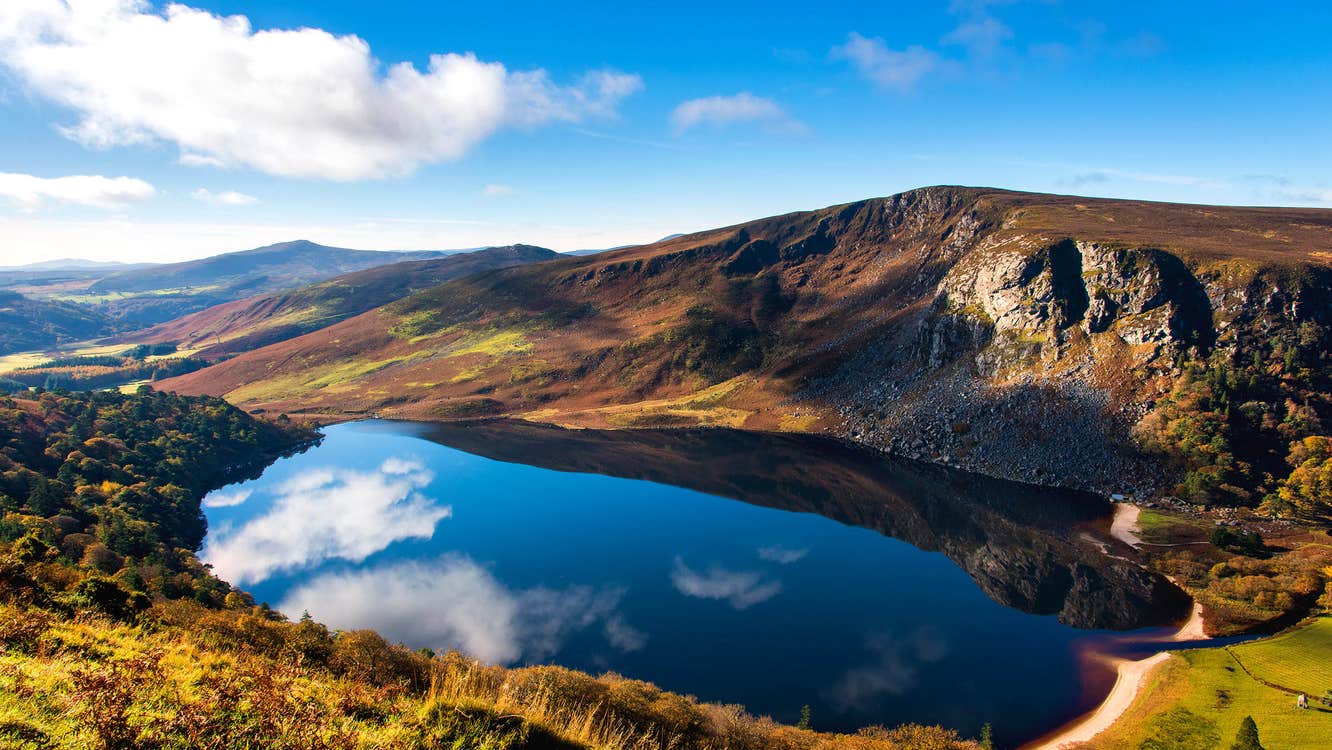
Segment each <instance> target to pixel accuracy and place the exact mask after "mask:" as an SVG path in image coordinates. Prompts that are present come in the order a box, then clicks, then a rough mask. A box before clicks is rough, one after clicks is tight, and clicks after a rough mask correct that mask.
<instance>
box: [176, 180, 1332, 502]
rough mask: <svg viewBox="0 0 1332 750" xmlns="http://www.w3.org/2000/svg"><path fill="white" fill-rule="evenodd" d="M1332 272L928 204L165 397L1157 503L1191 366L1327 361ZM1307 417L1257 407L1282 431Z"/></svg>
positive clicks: (702, 253)
mask: <svg viewBox="0 0 1332 750" xmlns="http://www.w3.org/2000/svg"><path fill="white" fill-rule="evenodd" d="M1329 252H1332V211H1323V210H1313V209H1255V208H1220V207H1203V206H1187V205H1175V204H1162V203H1147V202H1138V201H1115V200H1103V199H1089V198H1076V197H1066V196H1049V195H1037V194H1028V193H1014V192H1007V191H1001V190H992V189H981V188H954V187H935V188H924V189H920V190H915V191H910V192H907V193H902V194H900V195H895V196H891V197H888V198H880V199H872V200H866V201H860V202H857V203H851V204H846V205H842V206H833V207H830V208H826V209H822V210H818V211H810V212H801V213H794V214H788V215H785V216H778V217H773V218H768V219H762V220H759V221H754V222H750V223H747V224H742V225H738V226H734V227H727V228H723V229H717V230H713V231H709V232H702V233H698V234H692V235H687V236H683V237H678V238H673V239H669V240H665V241H662V242H658V243H655V244H652V245H646V246H641V247H633V248H626V249H622V250H618V251H613V252H607V253H602V254H598V255H595V256H589V257H582V258H568V259H562V260H558V261H554V262H550V263H543V264H540V265H537V266H527V267H519V268H511V269H507V270H502V271H495V272H489V273H483V274H480V275H477V276H472V277H468V278H465V279H459V280H455V281H453V282H450V283H448V284H444V285H441V286H438V287H434V288H432V289H428V290H424V291H422V292H419V293H417V294H415V295H412V296H410V297H407V298H405V299H403V300H401V301H398V302H395V303H392V304H389V305H386V306H384V307H380V308H378V309H375V310H372V311H369V312H367V313H365V314H363V315H360V316H358V317H355V318H352V319H350V320H347V321H344V322H342V323H339V324H337V325H335V326H331V327H329V328H326V329H323V330H321V331H317V332H314V333H311V334H308V335H306V336H302V337H299V338H296V339H292V340H290V341H285V342H282V343H279V344H275V345H273V346H269V347H265V348H262V349H259V350H256V351H253V352H250V353H247V354H245V355H242V356H239V357H236V358H235V359H232V360H229V361H227V362H224V363H221V364H219V365H216V366H214V367H211V368H208V369H206V370H204V371H201V372H197V373H193V374H190V375H187V376H183V377H181V378H177V379H173V380H170V381H165V382H164V383H163V385H162V387H163V388H168V389H176V390H180V391H182V392H186V393H213V394H225V395H226V396H227V398H228V399H230V400H232V401H234V402H236V403H239V404H242V405H244V406H246V407H247V408H251V409H268V410H283V411H302V412H307V413H321V414H326V415H328V416H330V417H332V418H344V417H348V416H355V415H361V414H370V413H374V414H380V415H384V416H402V417H411V418H430V419H440V418H451V417H461V416H477V415H493V414H507V415H516V416H522V417H525V418H529V419H535V420H541V421H549V422H554V423H561V424H579V425H589V426H611V427H633V426H649V425H656V426H678V425H708V424H722V425H729V426H736V427H749V428H768V429H773V428H775V429H787V430H799V431H823V432H830V433H835V434H841V435H844V436H847V437H851V438H853V439H856V440H859V441H861V442H865V443H868V444H871V445H876V446H880V447H889V448H892V449H893V450H895V451H898V452H902V453H907V454H910V455H916V456H919V457H922V458H928V459H931V460H937V461H941V462H946V463H956V464H961V465H964V466H968V467H970V468H974V469H979V470H981V471H984V472H987V473H991V474H996V475H1001V476H1009V477H1016V478H1022V479H1027V480H1034V481H1042V482H1046V481H1054V482H1057V483H1064V484H1075V485H1079V486H1087V487H1097V488H1101V489H1108V488H1114V489H1121V488H1123V487H1125V485H1131V484H1132V483H1133V482H1140V483H1141V485H1140V487H1139V488H1140V489H1144V490H1146V489H1151V488H1152V487H1153V486H1154V485H1153V482H1154V481H1155V480H1154V479H1153V477H1155V476H1157V473H1154V472H1148V471H1143V470H1142V469H1143V466H1144V464H1143V461H1144V460H1145V459H1144V458H1143V456H1141V455H1139V454H1138V452H1137V451H1135V450H1128V449H1127V446H1130V445H1131V444H1132V441H1131V440H1130V439H1129V432H1130V431H1131V430H1132V429H1134V427H1135V425H1137V424H1138V422H1139V421H1140V420H1141V419H1142V417H1143V416H1144V415H1145V414H1147V413H1148V412H1150V411H1151V410H1152V409H1153V408H1154V407H1155V405H1156V403H1157V401H1158V400H1160V399H1161V398H1162V397H1164V396H1166V395H1167V394H1168V393H1169V392H1170V390H1171V388H1172V387H1174V385H1175V384H1176V382H1177V381H1178V380H1179V377H1180V373H1181V372H1182V367H1183V365H1184V364H1185V363H1187V362H1190V361H1198V362H1206V361H1210V360H1209V358H1212V357H1214V356H1216V353H1217V352H1224V353H1226V356H1228V357H1231V358H1235V357H1240V356H1241V355H1242V356H1243V357H1250V356H1251V354H1252V353H1253V352H1252V351H1251V345H1250V341H1251V340H1258V341H1263V342H1268V343H1267V344H1264V345H1271V346H1275V345H1274V344H1271V343H1270V342H1273V341H1278V340H1281V341H1284V340H1285V339H1283V338H1281V337H1282V336H1286V337H1287V338H1291V340H1292V341H1294V340H1295V339H1298V340H1299V341H1301V342H1305V343H1302V344H1299V346H1301V347H1304V348H1303V349H1300V352H1301V353H1302V354H1301V356H1305V355H1307V356H1309V357H1313V358H1314V360H1316V359H1317V357H1318V356H1320V355H1319V354H1318V352H1317V350H1316V345H1320V344H1318V342H1321V341H1322V340H1323V338H1325V336H1326V326H1327V324H1328V322H1329V320H1332V312H1329V298H1332V295H1330V294H1329V293H1328V292H1329V291H1330V290H1332V273H1330V272H1329V269H1328V263H1329V257H1332V256H1329ZM1306 324H1308V325H1312V326H1314V327H1315V328H1316V330H1313V331H1307V330H1304V329H1303V328H1301V326H1305V325H1306ZM1300 331H1303V332H1302V333H1298V332H1300ZM1297 333H1298V335H1297ZM1278 334H1279V335H1278ZM1301 337H1303V338H1301ZM1309 342H1313V343H1309ZM1291 346H1295V344H1291ZM1324 348H1326V347H1324ZM1282 351H1285V350H1282ZM1279 353H1280V352H1275V353H1272V352H1262V351H1260V352H1259V354H1261V355H1263V356H1268V354H1271V355H1272V356H1276V355H1277V354H1279ZM1260 359H1261V357H1260ZM1286 359H1287V360H1289V357H1287V358H1286ZM1297 359H1298V358H1297ZM1314 360H1311V361H1310V362H1306V363H1304V364H1305V365H1310V364H1312V365H1313V367H1314V370H1315V371H1316V370H1318V369H1319V366H1318V365H1317V364H1316V362H1315V361H1314ZM1246 361H1247V360H1246ZM1288 364H1289V362H1288ZM1298 364H1300V362H1296V365H1298ZM1246 366H1247V365H1246ZM1291 366H1292V367H1294V366H1295V365H1291ZM1306 369H1307V368H1306ZM1323 369H1325V368H1323ZM1289 374H1290V373H1285V374H1282V373H1276V374H1273V375H1271V377H1273V378H1276V380H1275V381H1274V383H1276V385H1274V386H1273V387H1274V388H1277V389H1278V390H1279V389H1280V388H1284V387H1287V385H1289V386H1290V387H1291V388H1293V387H1295V386H1293V385H1290V383H1294V382H1295V380H1298V378H1296V379H1295V380H1291V379H1290V378H1286V375H1289ZM1263 377H1268V375H1263ZM1283 378H1285V379H1284V380H1283ZM1315 379H1316V378H1315ZM1306 380H1307V378H1306ZM1278 381H1279V382H1278ZM1246 382H1247V381H1246ZM1299 382H1300V383H1304V382H1305V381H1299ZM1310 382H1311V381H1310ZM1282 383H1286V384H1287V385H1282ZM1301 387H1304V386H1301ZM1306 390H1307V388H1306ZM1288 398H1289V394H1283V393H1276V392H1274V393H1272V394H1265V395H1263V396H1261V398H1260V401H1261V402H1262V403H1269V402H1270V403H1271V404H1276V405H1277V406H1274V407H1272V408H1273V409H1275V410H1276V411H1275V412H1273V413H1272V414H1269V415H1267V416H1268V417H1271V419H1275V420H1276V422H1280V421H1281V420H1283V419H1285V418H1286V416H1287V415H1286V414H1285V413H1284V412H1282V411H1281V409H1282V408H1284V407H1281V406H1280V404H1281V403H1283V399H1288ZM1324 406H1325V405H1323V404H1321V402H1320V404H1319V405H1318V406H1316V407H1313V408H1314V411H1315V412H1317V413H1315V417H1316V419H1315V421H1318V420H1321V419H1322V418H1324V417H1326V414H1322V413H1321V412H1320V411H1319V410H1321V409H1324ZM1265 419H1266V417H1265ZM1268 421H1270V420H1268ZM1272 434H1273V435H1275V434H1276V433H1275V432H1274V433H1272ZM1282 449H1283V450H1284V446H1282ZM1265 450H1266V453H1265V454H1264V460H1266V459H1267V458H1270V457H1271V456H1274V455H1275V453H1276V450H1277V449H1276V448H1269V449H1265ZM1269 454H1270V455H1269ZM1283 455H1284V454H1283ZM1181 460H1182V459H1181ZM1253 460H1255V461H1256V460H1257V459H1253ZM1277 460H1279V459H1277ZM1125 476H1128V477H1130V479H1128V480H1122V479H1121V478H1122V477H1125Z"/></svg>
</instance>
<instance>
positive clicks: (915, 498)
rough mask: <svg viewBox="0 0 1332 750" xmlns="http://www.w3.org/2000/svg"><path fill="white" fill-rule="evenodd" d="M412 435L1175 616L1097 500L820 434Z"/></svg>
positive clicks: (1092, 618)
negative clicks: (793, 519) (830, 529)
mask: <svg viewBox="0 0 1332 750" xmlns="http://www.w3.org/2000/svg"><path fill="white" fill-rule="evenodd" d="M421 436H422V437H424V438H426V439H429V440H432V441H434V442H437V443H440V444H443V445H446V446H449V447H452V448H457V449H459V450H463V451H466V452H468V453H473V454H476V455H481V456H485V457H488V458H493V459H497V460H501V461H508V462H513V463H522V464H527V465H531V466H538V467H542V468H547V469H554V470H557V471H574V472H586V473H596V474H604V475H609V476H615V477H623V478H629V479H643V480H648V481H652V482H658V483H661V484H668V485H673V486H676V487H684V488H687V489H691V490H696V491H699V492H705V493H708V494H711V495H719V496H723V497H729V498H734V499H736V500H741V501H744V502H747V503H752V504H755V505H761V506H765V507H769V508H777V509H781V510H788V511H797V512H805V513H817V514H819V515H822V516H824V517H827V518H830V519H833V520H836V521H839V522H842V523H846V524H852V525H855V526H860V527H863V528H867V529H873V530H875V531H878V532H880V533H883V534H885V535H887V536H891V537H894V538H897V539H901V540H903V541H906V542H908V543H910V544H912V545H913V546H915V547H918V548H920V549H923V550H931V551H934V550H937V551H940V552H943V553H944V554H945V555H947V556H948V557H949V558H950V559H951V560H952V561H953V562H955V563H956V564H957V565H959V566H960V567H962V569H964V570H965V571H966V572H967V573H968V574H969V575H970V576H971V578H972V579H973V580H975V581H976V583H977V584H978V585H979V586H980V587H981V589H983V590H984V591H985V592H986V594H987V595H988V596H990V598H992V599H994V600H995V601H997V602H999V603H1001V604H1004V605H1006V606H1009V607H1013V608H1015V609H1018V610H1020V611H1023V612H1030V613H1033V614H1044V615H1057V616H1058V618H1059V620H1060V621H1061V622H1064V623H1067V624H1069V625H1073V626H1076V627H1082V628H1113V629H1128V628H1137V627H1144V626H1150V625H1164V624H1168V623H1172V622H1177V621H1180V620H1182V619H1184V618H1185V617H1186V616H1187V615H1188V611H1189V600H1188V597H1187V595H1185V594H1184V592H1182V591H1181V590H1179V589H1178V588H1177V587H1175V586H1174V585H1172V584H1171V583H1169V582H1168V581H1166V580H1165V579H1164V578H1163V577H1161V576H1159V575H1157V574H1154V573H1151V572H1148V571H1146V570H1143V569H1142V568H1141V567H1139V566H1138V565H1137V564H1135V563H1133V562H1131V561H1128V560H1123V559H1117V558H1114V557H1110V556H1107V555H1106V554H1104V553H1103V552H1102V551H1101V547H1099V546H1098V545H1097V544H1096V543H1093V542H1091V541H1089V540H1087V539H1083V538H1082V537H1083V534H1084V533H1085V532H1092V533H1098V532H1104V530H1105V529H1107V528H1108V526H1109V518H1110V505H1109V503H1107V502H1106V501H1104V500H1102V499H1100V498H1098V497H1095V496H1093V495H1089V494H1085V493H1079V492H1072V491H1068V490H1057V489H1049V488H1043V487H1035V486H1031V485H1024V484H1019V483H1015V482H1008V481H1003V480H998V479H991V478H988V477H983V476H978V475H975V474H969V473H966V472H961V471H957V470H952V469H947V468H944V467H940V466H935V465H931V464H923V463H919V462H914V461H908V460H904V459H896V458H891V457H887V456H884V455H882V454H878V453H874V452H871V451H868V450H864V449H860V448H856V447H853V446H849V445H847V444H844V443H841V442H838V441H834V440H829V439H826V438H819V437H811V436H803V435H784V434H770V433H753V432H744V431H739V430H725V429H691V430H629V431H603V430H565V429H561V428H558V427H551V426H547V425H537V424H533V423H528V422H514V421H505V420H490V421H482V422H470V423H441V424H431V425H429V426H427V427H425V428H424V429H423V430H422V433H421Z"/></svg>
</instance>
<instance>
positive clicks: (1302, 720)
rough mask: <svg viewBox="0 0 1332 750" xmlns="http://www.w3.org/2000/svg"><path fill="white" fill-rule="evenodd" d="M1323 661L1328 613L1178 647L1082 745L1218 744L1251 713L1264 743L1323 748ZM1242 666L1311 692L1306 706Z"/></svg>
mask: <svg viewBox="0 0 1332 750" xmlns="http://www.w3.org/2000/svg"><path fill="white" fill-rule="evenodd" d="M1236 655H1238V657H1239V659H1238V660H1237V659H1236ZM1330 660H1332V619H1329V618H1322V619H1319V620H1316V621H1314V622H1313V623H1312V624H1310V625H1307V626H1305V627H1303V628H1301V629H1299V630H1296V631H1293V632H1291V633H1287V634H1284V635H1281V636H1277V637H1275V638H1269V639H1265V640H1262V641H1255V642H1253V643H1248V644H1243V645H1241V646H1236V647H1234V648H1233V649H1224V648H1213V649H1199V650H1197V651H1183V652H1180V653H1178V654H1176V655H1175V656H1174V657H1173V658H1171V659H1170V660H1169V661H1168V662H1166V663H1165V664H1163V665H1161V666H1160V667H1158V668H1157V669H1156V670H1155V671H1154V672H1152V674H1151V675H1150V676H1149V678H1148V680H1147V683H1146V684H1145V685H1144V687H1143V690H1142V692H1141V693H1139V695H1138V699H1137V700H1136V701H1135V702H1134V704H1133V707H1132V708H1130V709H1129V711H1128V712H1127V713H1126V714H1125V715H1124V716H1123V717H1121V719H1120V720H1119V721H1118V722H1117V723H1116V724H1115V725H1114V726H1113V727H1111V728H1110V729H1109V730H1107V731H1106V732H1104V733H1103V734H1101V735H1100V736H1098V737H1096V738H1095V739H1094V740H1093V741H1092V742H1090V743H1088V744H1087V746H1086V747H1087V748H1093V749H1095V750H1144V749H1145V750H1216V749H1217V748H1221V749H1222V750H1224V748H1228V747H1230V744H1231V743H1232V742H1233V741H1234V740H1235V734H1236V732H1238V731H1239V725H1240V722H1241V721H1243V720H1244V717H1245V716H1252V717H1253V719H1254V722H1255V723H1257V725H1258V732H1259V736H1260V738H1261V739H1262V743H1263V746H1264V747H1266V748H1267V749H1268V750H1326V748H1329V747H1332V709H1329V708H1327V707H1326V706H1323V705H1322V704H1321V703H1319V702H1318V701H1317V700H1316V699H1317V698H1318V697H1319V696H1321V695H1322V691H1323V690H1327V689H1328V688H1332V682H1329V677H1330V676H1332V670H1330V669H1329V663H1328V662H1329V661H1330ZM1241 661H1242V662H1243V663H1241ZM1245 667H1248V668H1249V669H1250V670H1252V671H1253V673H1254V674H1255V675H1257V676H1259V677H1260V678H1261V679H1263V680H1267V681H1269V682H1272V683H1275V684H1279V685H1283V686H1286V687H1290V688H1293V689H1298V690H1308V691H1309V695H1310V697H1311V698H1314V700H1311V701H1310V707H1309V709H1308V710H1303V711H1302V710H1300V709H1298V708H1296V706H1295V696H1294V695H1292V694H1290V693H1287V692H1285V691H1282V690H1278V689H1276V688H1273V687H1269V686H1267V685H1264V684H1262V683H1261V682H1259V681H1258V680H1255V679H1254V678H1253V677H1251V676H1250V675H1249V674H1248V673H1246V672H1245ZM1320 686H1321V689H1320ZM1315 691H1316V692H1315Z"/></svg>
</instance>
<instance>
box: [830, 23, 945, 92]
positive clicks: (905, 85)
mask: <svg viewBox="0 0 1332 750" xmlns="http://www.w3.org/2000/svg"><path fill="white" fill-rule="evenodd" d="M830 54H831V56H832V58H833V59H836V60H847V61H849V62H850V63H851V64H852V65H853V66H854V67H855V68H856V70H858V71H860V74H861V75H862V76H863V77H865V78H866V79H867V80H869V81H870V82H871V83H873V84H875V85H877V86H880V87H883V88H892V89H899V90H908V89H912V88H914V87H915V86H916V84H917V83H919V82H920V80H921V79H922V78H924V77H925V76H926V75H928V74H929V73H931V72H933V71H934V70H936V69H937V68H938V67H939V61H940V58H939V55H938V53H936V52H933V51H931V50H928V49H926V48H924V47H922V46H920V45H918V44H913V45H910V46H908V47H906V48H904V49H900V50H899V49H891V48H889V47H888V45H887V43H886V42H884V41H883V39H882V38H880V37H865V36H861V35H860V34H859V33H857V32H854V31H853V32H851V33H850V34H848V35H847V38H846V43H844V44H841V45H838V46H836V47H833V49H832V52H831V53H830Z"/></svg>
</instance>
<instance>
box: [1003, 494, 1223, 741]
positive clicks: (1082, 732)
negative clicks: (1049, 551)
mask: <svg viewBox="0 0 1332 750" xmlns="http://www.w3.org/2000/svg"><path fill="white" fill-rule="evenodd" d="M1140 512H1141V511H1140V510H1139V509H1138V507H1137V506H1136V505H1132V504H1130V503H1116V504H1115V514H1114V518H1113V519H1112V521H1111V523H1110V535H1111V536H1112V537H1114V538H1115V539H1117V540H1119V541H1121V542H1123V543H1125V544H1127V545H1129V546H1131V547H1134V548H1137V547H1139V546H1140V545H1141V544H1142V539H1141V538H1139V537H1138V515H1139V513H1140ZM1206 637H1207V635H1206V634H1205V633H1204V632H1203V616H1202V605H1201V604H1198V603H1197V602H1194V604H1193V612H1192V613H1191V614H1190V615H1189V619H1188V621H1187V622H1185V623H1184V624H1183V625H1182V626H1181V627H1180V628H1179V630H1177V631H1175V632H1174V633H1173V634H1172V635H1171V636H1170V637H1169V638H1168V639H1166V640H1167V642H1173V643H1180V642H1185V641H1197V640H1202V639H1204V638H1206ZM1169 658H1170V652H1168V651H1159V652H1157V653H1155V654H1152V655H1151V656H1149V657H1147V658H1146V659H1139V660H1137V661H1131V660H1129V659H1115V660H1112V661H1111V662H1110V663H1111V664H1112V665H1113V666H1114V667H1115V671H1116V676H1115V684H1114V687H1112V688H1111V689H1110V694H1109V695H1107V696H1106V697H1105V700H1103V701H1101V705H1099V706H1097V707H1096V710H1095V711H1092V712H1091V713H1090V714H1087V715H1086V716H1083V717H1082V718H1080V719H1078V720H1077V721H1075V722H1073V723H1071V724H1069V725H1068V726H1066V727H1065V728H1064V729H1062V730H1060V731H1058V732H1057V733H1055V734H1054V735H1051V736H1049V737H1046V738H1043V739H1039V740H1036V741H1035V742H1032V743H1028V744H1027V745H1024V746H1023V747H1022V750H1059V749H1060V748H1067V747H1071V746H1073V745H1076V744H1078V743H1081V742H1087V741H1089V740H1091V739H1092V738H1093V737H1095V736H1096V735H1098V734H1100V733H1101V732H1104V731H1105V730H1106V729H1108V728H1109V727H1110V725H1112V724H1114V723H1115V721H1117V720H1118V719H1119V717H1121V716H1123V715H1124V712H1125V711H1127V710H1128V709H1129V706H1132V705H1133V701H1134V700H1135V699H1136V698H1137V697H1138V693H1139V692H1140V691H1141V690H1142V685H1143V681H1144V679H1145V678H1146V677H1147V675H1148V673H1150V672H1151V671H1152V670H1153V669H1154V668H1156V666H1157V665H1159V664H1162V663H1164V662H1165V661H1166V660H1167V659H1169Z"/></svg>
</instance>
